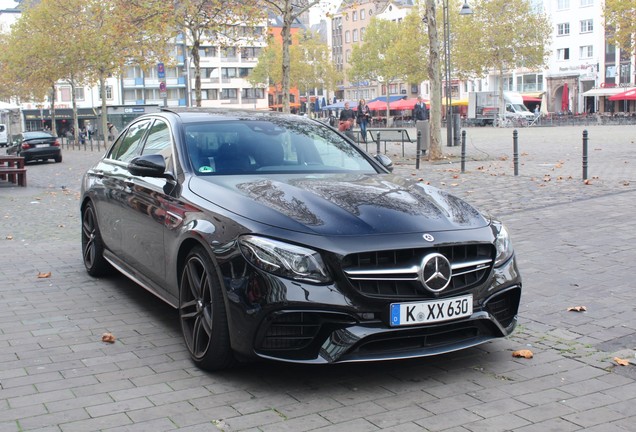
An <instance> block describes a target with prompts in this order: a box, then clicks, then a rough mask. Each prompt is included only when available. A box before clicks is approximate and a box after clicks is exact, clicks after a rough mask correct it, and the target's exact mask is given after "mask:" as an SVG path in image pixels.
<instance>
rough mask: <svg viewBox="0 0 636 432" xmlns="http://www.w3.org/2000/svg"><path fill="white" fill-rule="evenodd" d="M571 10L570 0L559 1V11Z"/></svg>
mask: <svg viewBox="0 0 636 432" xmlns="http://www.w3.org/2000/svg"><path fill="white" fill-rule="evenodd" d="M566 9H570V0H557V10H566Z"/></svg>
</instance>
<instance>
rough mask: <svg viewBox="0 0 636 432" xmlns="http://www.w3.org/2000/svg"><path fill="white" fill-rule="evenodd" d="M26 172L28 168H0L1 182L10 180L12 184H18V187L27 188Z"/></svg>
mask: <svg viewBox="0 0 636 432" xmlns="http://www.w3.org/2000/svg"><path fill="white" fill-rule="evenodd" d="M26 172H27V169H26V168H16V167H6V166H0V180H9V181H10V182H11V183H17V184H18V186H23V187H26V185H27V177H26Z"/></svg>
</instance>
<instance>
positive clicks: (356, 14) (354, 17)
mask: <svg viewBox="0 0 636 432" xmlns="http://www.w3.org/2000/svg"><path fill="white" fill-rule="evenodd" d="M351 19H352V20H353V21H358V11H353V13H352V14H351Z"/></svg>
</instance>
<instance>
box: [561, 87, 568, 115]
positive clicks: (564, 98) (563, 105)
mask: <svg viewBox="0 0 636 432" xmlns="http://www.w3.org/2000/svg"><path fill="white" fill-rule="evenodd" d="M569 108H570V94H569V91H568V83H565V84H563V93H561V111H563V112H565V111H567V110H568V109H569Z"/></svg>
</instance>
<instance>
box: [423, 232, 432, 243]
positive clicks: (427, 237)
mask: <svg viewBox="0 0 636 432" xmlns="http://www.w3.org/2000/svg"><path fill="white" fill-rule="evenodd" d="M422 237H424V240H426V241H427V242H433V241H435V237H433V236H432V235H431V234H429V233H426V234H424V235H423V236H422Z"/></svg>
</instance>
